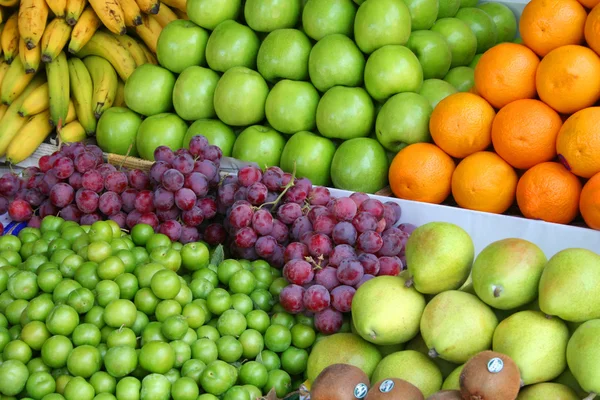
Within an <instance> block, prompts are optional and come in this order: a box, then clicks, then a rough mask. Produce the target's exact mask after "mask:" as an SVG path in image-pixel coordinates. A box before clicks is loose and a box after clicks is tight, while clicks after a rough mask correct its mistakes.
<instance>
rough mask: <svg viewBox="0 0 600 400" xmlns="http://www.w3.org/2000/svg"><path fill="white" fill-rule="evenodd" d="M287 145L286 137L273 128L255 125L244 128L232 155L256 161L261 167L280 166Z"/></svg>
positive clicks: (243, 159) (240, 158)
mask: <svg viewBox="0 0 600 400" xmlns="http://www.w3.org/2000/svg"><path fill="white" fill-rule="evenodd" d="M284 147H285V139H284V137H283V136H282V135H281V134H280V133H279V132H277V131H276V130H275V129H273V128H269V127H266V126H262V125H253V126H249V127H248V128H246V129H244V130H243V131H242V133H240V134H239V136H238V137H237V139H236V141H235V144H234V145H233V152H232V156H233V157H234V158H237V159H238V160H242V161H248V162H255V163H257V164H258V165H259V166H260V167H261V168H265V167H272V166H278V165H279V160H280V159H281V153H282V152H283V148H284Z"/></svg>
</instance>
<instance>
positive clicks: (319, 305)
mask: <svg viewBox="0 0 600 400" xmlns="http://www.w3.org/2000/svg"><path fill="white" fill-rule="evenodd" d="M303 300H304V305H305V306H306V309H307V310H308V311H310V312H314V313H317V312H319V311H323V310H325V309H326V308H328V307H329V305H330V304H331V296H330V295H329V291H328V290H327V289H326V288H325V286H321V285H313V286H311V287H309V288H308V289H306V292H304V296H303Z"/></svg>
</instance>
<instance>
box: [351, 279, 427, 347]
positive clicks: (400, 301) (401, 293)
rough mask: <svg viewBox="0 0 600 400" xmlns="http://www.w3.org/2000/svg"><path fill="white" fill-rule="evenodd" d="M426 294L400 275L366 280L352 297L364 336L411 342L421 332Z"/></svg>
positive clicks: (389, 342)
mask: <svg viewBox="0 0 600 400" xmlns="http://www.w3.org/2000/svg"><path fill="white" fill-rule="evenodd" d="M424 308H425V298H424V297H423V295H422V294H421V293H419V292H417V291H416V290H415V288H412V287H407V286H406V280H405V279H403V278H400V277H398V276H378V277H376V278H373V279H371V280H369V281H367V282H365V283H364V284H363V285H362V286H361V287H360V288H358V290H357V291H356V293H355V294H354V297H353V298H352V321H353V323H354V327H355V329H356V331H357V332H358V334H359V335H360V336H362V338H363V339H365V340H368V341H369V342H371V343H375V344H378V345H392V344H400V343H405V342H408V341H409V340H410V339H412V338H413V337H415V336H416V335H417V333H419V321H420V320H421V315H422V314H423V309H424Z"/></svg>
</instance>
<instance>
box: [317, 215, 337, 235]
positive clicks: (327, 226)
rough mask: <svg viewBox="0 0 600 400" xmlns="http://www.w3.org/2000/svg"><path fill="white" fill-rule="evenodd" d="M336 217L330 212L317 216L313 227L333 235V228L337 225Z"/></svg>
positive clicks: (319, 231) (318, 231)
mask: <svg viewBox="0 0 600 400" xmlns="http://www.w3.org/2000/svg"><path fill="white" fill-rule="evenodd" d="M336 224H337V221H336V219H335V218H334V217H333V216H332V215H329V214H323V215H319V216H318V217H317V218H315V222H313V224H312V227H313V229H314V231H315V232H317V233H323V234H325V235H327V236H331V234H332V233H333V228H334V227H335V226H336Z"/></svg>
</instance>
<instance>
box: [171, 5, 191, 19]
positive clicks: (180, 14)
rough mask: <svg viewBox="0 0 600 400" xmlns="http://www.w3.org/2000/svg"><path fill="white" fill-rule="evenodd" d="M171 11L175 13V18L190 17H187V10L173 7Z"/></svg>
mask: <svg viewBox="0 0 600 400" xmlns="http://www.w3.org/2000/svg"><path fill="white" fill-rule="evenodd" d="M173 12H174V13H175V14H176V15H177V19H186V20H189V19H190V17H188V15H187V12H183V11H181V10H178V9H176V8H175V9H173Z"/></svg>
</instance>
